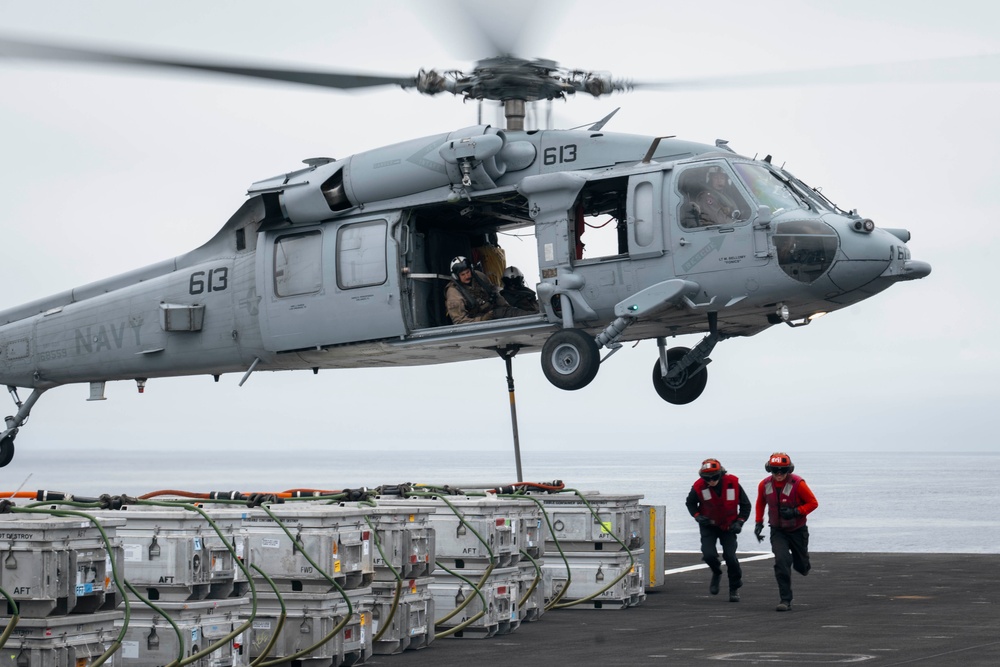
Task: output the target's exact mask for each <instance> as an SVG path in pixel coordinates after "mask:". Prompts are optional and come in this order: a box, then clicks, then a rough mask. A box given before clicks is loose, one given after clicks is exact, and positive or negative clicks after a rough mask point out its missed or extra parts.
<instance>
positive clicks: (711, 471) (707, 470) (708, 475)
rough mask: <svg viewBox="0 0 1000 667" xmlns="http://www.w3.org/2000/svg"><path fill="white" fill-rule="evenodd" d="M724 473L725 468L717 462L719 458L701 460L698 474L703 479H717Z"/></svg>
mask: <svg viewBox="0 0 1000 667" xmlns="http://www.w3.org/2000/svg"><path fill="white" fill-rule="evenodd" d="M725 474H726V469H725V468H723V467H722V464H721V463H719V459H705V460H704V461H702V462H701V468H699V469H698V475H699V476H700V477H701V478H702V479H704V480H706V481H707V480H710V479H718V478H719V477H721V476H722V475H725Z"/></svg>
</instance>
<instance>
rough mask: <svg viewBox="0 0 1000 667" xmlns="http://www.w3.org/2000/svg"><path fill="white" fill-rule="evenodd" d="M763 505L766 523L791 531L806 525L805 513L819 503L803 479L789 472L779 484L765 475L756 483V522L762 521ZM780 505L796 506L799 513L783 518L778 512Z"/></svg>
mask: <svg viewBox="0 0 1000 667" xmlns="http://www.w3.org/2000/svg"><path fill="white" fill-rule="evenodd" d="M765 506H766V507H767V523H768V525H770V526H773V527H775V528H778V529H780V530H788V531H792V530H798V529H799V528H801V527H802V526H804V525H806V515H807V514H809V513H810V512H812V511H813V510H814V509H816V508H817V507H819V503H818V502H817V501H816V496H814V495H813V492H812V489H810V488H809V486H808V485H807V484H806V482H805V480H804V479H802V478H801V477H799V476H798V475H795V474H791V475H789V476H788V477H787V478H785V482H784V484H781V485H778V484H777V483H776V482H775V481H774V478H773V477H765V478H764V479H762V480H761V481H760V484H759V485H757V503H756V517H757V523H763V521H764V507H765ZM782 507H793V508H798V510H799V514H798V515H797V516H795V517H793V518H791V519H783V518H781V512H780V508H782Z"/></svg>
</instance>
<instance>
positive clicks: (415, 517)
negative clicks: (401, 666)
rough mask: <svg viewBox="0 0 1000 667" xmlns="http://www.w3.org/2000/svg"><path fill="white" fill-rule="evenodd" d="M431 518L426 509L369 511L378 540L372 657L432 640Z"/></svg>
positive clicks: (375, 555)
mask: <svg viewBox="0 0 1000 667" xmlns="http://www.w3.org/2000/svg"><path fill="white" fill-rule="evenodd" d="M433 512H434V509H433V508H431V507H415V508H392V507H388V506H385V505H379V506H376V507H374V508H372V509H371V514H370V515H369V517H368V520H369V522H370V524H371V526H372V527H373V528H374V529H375V535H376V537H377V538H378V543H377V545H376V546H377V549H376V551H375V554H374V562H375V580H374V581H373V582H372V595H373V596H374V599H375V606H374V608H373V609H372V633H373V651H374V652H375V654H377V655H389V654H393V653H400V652H402V651H404V650H407V649H419V648H424V647H425V646H428V645H430V643H431V642H432V641H433V640H434V597H433V595H431V591H430V584H431V582H433V581H434V579H433V578H432V577H431V573H432V572H433V571H434V567H435V565H434V559H435V553H436V548H435V540H434V528H433V527H432V526H431V524H430V515H431V514H432V513H433ZM397 575H398V577H397ZM397 589H398V597H397ZM375 636H377V637H378V639H374V637H375Z"/></svg>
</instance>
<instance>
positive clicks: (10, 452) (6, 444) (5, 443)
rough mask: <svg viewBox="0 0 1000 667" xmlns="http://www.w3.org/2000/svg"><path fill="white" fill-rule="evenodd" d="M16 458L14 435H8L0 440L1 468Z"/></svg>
mask: <svg viewBox="0 0 1000 667" xmlns="http://www.w3.org/2000/svg"><path fill="white" fill-rule="evenodd" d="M13 458H14V436H13V435H8V436H7V437H6V438H4V439H3V440H0V468H2V467H4V466H5V465H7V464H8V463H10V462H11V460H13Z"/></svg>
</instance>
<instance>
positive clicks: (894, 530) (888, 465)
mask: <svg viewBox="0 0 1000 667" xmlns="http://www.w3.org/2000/svg"><path fill="white" fill-rule="evenodd" d="M784 449H785V450H786V451H788V452H789V454H791V456H792V459H793V461H794V462H795V465H796V471H795V472H796V474H799V475H801V476H802V477H803V478H805V480H806V481H807V482H808V483H809V486H810V487H811V488H812V489H813V492H814V493H815V494H816V497H817V499H818V500H819V509H818V510H817V511H816V512H814V513H813V514H811V515H810V516H809V530H810V548H811V550H813V551H816V552H822V551H839V552H927V553H1000V512H998V511H997V508H998V507H1000V484H998V483H997V480H998V479H1000V454H998V453H982V452H981V453H967V454H956V453H949V454H947V456H944V455H941V454H937V453H920V452H918V453H899V452H895V453H889V452H886V453H871V452H863V453H862V452H810V451H804V452H802V453H801V454H799V453H796V452H795V451H794V448H792V447H785V448H784ZM770 451H771V450H770V449H768V450H766V451H765V450H764V449H755V450H754V451H749V450H742V451H733V452H695V451H686V452H684V451H682V452H677V451H666V450H660V451H619V450H614V449H609V450H607V451H574V452H565V451H558V452H557V451H548V452H535V451H522V455H521V458H522V469H523V473H524V479H525V481H533V482H551V481H553V480H562V481H563V482H564V483H565V485H566V487H567V488H574V489H578V490H581V491H600V492H602V493H605V494H641V495H642V496H643V500H642V501H641V502H643V503H644V504H649V505H662V506H664V508H665V516H666V540H667V550H668V551H694V550H697V549H698V530H697V525H696V524H695V522H694V520H692V519H691V517H690V516H689V515H688V513H687V510H686V508H685V507H684V499H685V498H686V496H687V493H688V491H689V490H690V488H691V484H692V483H693V482H694V481H695V479H696V477H697V470H698V466H699V464H700V462H701V460H702V459H704V458H706V457H707V456H714V457H717V458H719V459H720V460H721V461H722V464H723V465H724V466H725V467H726V468H727V470H728V471H729V472H731V473H733V474H735V475H737V476H738V477H739V478H740V480H741V483H742V485H743V486H744V488H745V489H746V491H747V495H748V496H749V497H750V501H751V502H753V501H754V500H755V497H756V488H757V483H758V482H759V481H760V480H761V479H763V478H764V477H765V476H766V475H767V473H766V472H765V471H764V468H763V465H764V461H765V460H766V458H767V456H768V454H770ZM516 479H517V477H516V468H515V464H514V455H513V452H512V451H484V450H476V449H472V448H467V449H462V450H435V451H413V450H380V451H363V450H351V451H340V450H338V451H333V450H326V451H312V452H310V451H295V450H294V448H291V447H289V448H283V449H275V450H267V451H245V450H241V449H240V448H239V447H238V446H236V445H234V446H226V445H217V446H215V447H214V448H213V449H212V450H211V451H196V450H177V451H172V452H168V451H143V450H140V449H133V450H128V451H113V450H103V451H99V450H90V451H84V450H80V449H74V450H59V451H52V450H47V451H46V450H43V449H42V448H34V449H32V448H29V447H24V448H23V449H22V448H19V451H18V453H17V456H16V457H15V460H14V462H13V463H11V464H10V465H9V466H7V467H6V468H3V469H0V492H2V493H0V497H5V496H7V495H9V494H10V493H11V492H13V491H15V490H18V489H19V488H22V487H23V489H24V490H31V491H34V490H37V489H47V490H56V491H66V492H69V493H73V494H76V495H80V496H96V495H100V494H102V493H110V494H121V493H127V494H129V495H140V494H143V493H147V492H151V491H156V490H164V489H170V490H183V491H193V492H205V491H231V490H236V491H243V492H254V491H284V490H287V489H293V488H319V489H330V490H339V489H343V488H356V487H359V486H367V487H376V486H379V485H384V484H398V483H402V482H413V483H424V484H435V485H444V484H448V485H452V486H458V487H462V486H472V485H488V486H494V485H499V484H509V483H511V482H514V481H516ZM26 502H27V501H24V500H18V501H17V503H18V505H24V504H26ZM752 520H753V515H751V522H752ZM761 546H763V547H765V548H766V546H767V542H765V543H764V545H758V544H757V541H756V540H755V539H754V536H753V532H752V526H751V527H748V528H747V529H746V530H744V532H743V533H742V534H741V535H740V550H741V551H745V552H751V551H759V550H760V549H761Z"/></svg>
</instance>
